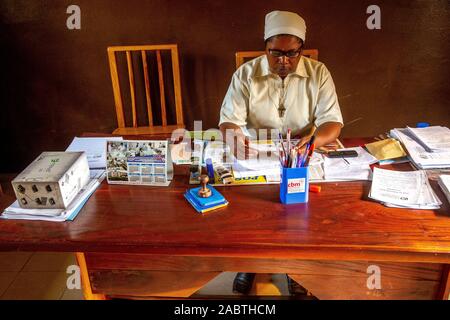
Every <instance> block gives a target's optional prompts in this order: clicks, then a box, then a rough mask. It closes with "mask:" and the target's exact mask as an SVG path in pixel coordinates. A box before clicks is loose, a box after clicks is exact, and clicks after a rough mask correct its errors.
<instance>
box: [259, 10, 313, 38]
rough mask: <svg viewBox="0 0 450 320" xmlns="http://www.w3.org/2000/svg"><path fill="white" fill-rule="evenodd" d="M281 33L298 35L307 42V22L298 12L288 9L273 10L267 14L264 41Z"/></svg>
mask: <svg viewBox="0 0 450 320" xmlns="http://www.w3.org/2000/svg"><path fill="white" fill-rule="evenodd" d="M279 34H290V35H293V36H297V37H299V38H300V39H302V40H303V42H305V39H306V23H305V20H303V18H302V17H300V16H299V15H298V14H296V13H293V12H288V11H272V12H269V13H268V14H266V22H265V25H264V41H266V40H267V39H269V38H270V37H273V36H276V35H279Z"/></svg>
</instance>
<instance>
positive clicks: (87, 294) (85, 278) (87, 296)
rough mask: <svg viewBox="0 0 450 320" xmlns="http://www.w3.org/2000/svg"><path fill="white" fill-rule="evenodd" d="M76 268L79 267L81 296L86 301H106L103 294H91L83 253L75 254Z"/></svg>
mask: <svg viewBox="0 0 450 320" xmlns="http://www.w3.org/2000/svg"><path fill="white" fill-rule="evenodd" d="M75 257H76V258H77V262H78V266H79V267H80V273H81V274H80V276H81V285H82V287H83V296H84V299H86V300H106V296H105V295H103V294H95V293H92V289H91V281H90V280H89V273H88V270H87V265H86V259H85V257H84V253H83V252H76V253H75Z"/></svg>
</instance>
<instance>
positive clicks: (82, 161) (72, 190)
mask: <svg viewBox="0 0 450 320" xmlns="http://www.w3.org/2000/svg"><path fill="white" fill-rule="evenodd" d="M89 178H90V176H89V164H88V161H87V157H86V154H85V153H84V152H43V153H41V155H40V156H39V157H37V158H36V159H35V160H34V161H33V162H32V163H31V164H30V165H29V166H28V167H26V168H25V170H23V171H22V172H21V173H20V174H19V175H18V176H17V177H16V178H15V179H14V180H13V181H12V182H11V184H12V186H13V188H14V192H15V194H16V197H17V200H18V201H19V204H20V206H21V207H22V208H26V209H44V208H53V209H66V208H67V206H68V205H69V204H70V202H71V201H72V200H73V199H74V198H75V196H76V195H77V194H78V192H79V191H80V190H81V189H82V188H83V187H84V186H85V185H86V184H87V183H88V181H89Z"/></svg>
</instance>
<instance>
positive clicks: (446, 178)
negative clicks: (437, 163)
mask: <svg viewBox="0 0 450 320" xmlns="http://www.w3.org/2000/svg"><path fill="white" fill-rule="evenodd" d="M438 184H439V186H440V187H441V189H442V192H443V193H444V194H445V196H446V197H447V200H448V202H449V203H450V175H440V176H439V178H438Z"/></svg>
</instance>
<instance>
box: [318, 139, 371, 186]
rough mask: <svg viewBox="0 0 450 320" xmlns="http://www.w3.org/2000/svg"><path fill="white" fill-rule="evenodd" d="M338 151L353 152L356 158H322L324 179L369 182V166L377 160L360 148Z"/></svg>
mask: <svg viewBox="0 0 450 320" xmlns="http://www.w3.org/2000/svg"><path fill="white" fill-rule="evenodd" d="M340 150H355V151H356V152H357V153H358V157H354V158H329V157H324V158H325V162H324V172H325V175H324V178H325V180H327V181H348V180H370V177H371V170H370V165H371V164H373V163H376V162H378V159H377V158H375V157H374V156H372V155H371V154H370V153H368V152H367V151H366V150H364V149H363V148H361V147H354V148H346V149H340Z"/></svg>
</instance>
